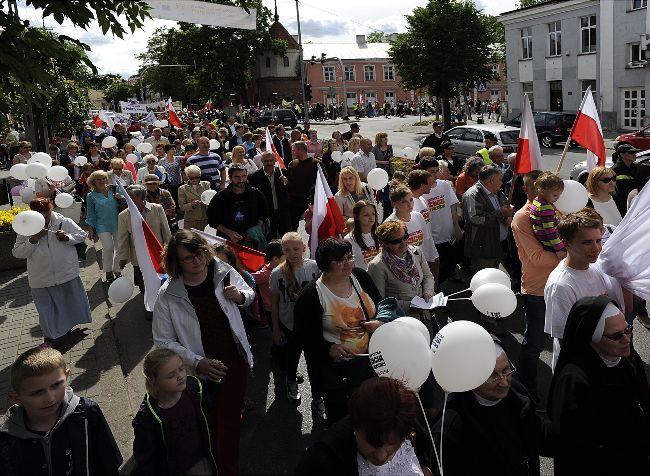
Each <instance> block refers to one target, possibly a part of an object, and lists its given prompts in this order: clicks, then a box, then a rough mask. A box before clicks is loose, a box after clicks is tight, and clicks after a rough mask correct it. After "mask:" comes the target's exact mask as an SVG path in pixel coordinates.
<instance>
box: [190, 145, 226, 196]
mask: <svg viewBox="0 0 650 476" xmlns="http://www.w3.org/2000/svg"><path fill="white" fill-rule="evenodd" d="M187 165H197V166H198V167H199V168H200V169H201V180H207V181H208V182H210V183H211V184H212V187H213V188H214V187H215V186H217V185H218V184H219V182H220V180H221V179H220V176H219V171H220V170H222V169H223V168H224V167H225V166H226V164H224V162H223V160H221V157H219V154H215V153H214V152H208V154H207V155H204V154H199V153H197V154H194V155H193V156H191V157H190V158H189V159H187Z"/></svg>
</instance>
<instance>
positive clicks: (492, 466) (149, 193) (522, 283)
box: [0, 118, 650, 475]
mask: <svg viewBox="0 0 650 476" xmlns="http://www.w3.org/2000/svg"><path fill="white" fill-rule="evenodd" d="M433 127H434V130H433V132H432V134H431V135H430V136H429V137H427V139H426V140H425V142H424V147H423V148H422V149H420V151H419V154H418V157H417V158H416V160H415V161H414V162H413V164H412V167H411V169H412V170H406V171H405V170H396V168H395V167H394V165H395V163H394V162H395V161H394V159H395V156H394V152H393V149H392V147H391V145H390V144H389V141H388V134H386V133H383V132H380V133H378V134H376V137H374V138H372V139H371V138H367V137H364V136H363V135H362V133H361V128H360V125H359V124H357V123H353V124H351V125H350V130H349V131H346V132H344V133H340V132H335V133H333V134H332V137H331V139H327V140H319V138H318V134H317V132H316V131H314V130H313V129H311V128H310V126H309V124H305V125H304V127H302V128H300V129H295V130H294V131H292V133H291V134H290V137H287V134H286V131H285V129H284V127H283V126H282V125H281V124H278V125H275V124H271V125H270V126H268V131H266V130H264V129H259V128H257V129H253V130H249V128H248V126H246V125H244V124H237V123H236V122H235V121H234V118H228V120H227V121H226V122H225V123H224V124H223V127H220V128H219V127H216V126H214V125H213V124H211V123H209V122H207V121H206V122H205V123H202V124H201V123H198V124H196V123H191V122H188V123H186V124H183V127H182V128H167V127H165V128H155V127H143V125H142V124H132V125H131V126H130V127H129V128H128V129H127V128H126V127H125V126H123V125H119V124H117V125H115V127H114V128H113V130H112V131H108V130H106V129H103V130H102V131H101V132H98V131H93V130H92V127H87V128H85V129H84V131H83V132H82V133H81V134H80V137H79V140H78V141H77V140H72V138H71V137H70V138H67V140H65V141H63V140H62V141H61V143H60V144H58V145H57V146H58V147H59V152H58V156H57V159H56V160H58V163H59V164H61V165H64V166H65V167H67V168H68V170H69V180H65V181H62V182H51V181H46V184H45V185H44V186H43V187H42V188H41V189H40V190H39V192H38V194H37V198H35V199H34V200H33V201H32V202H31V203H30V207H31V209H32V210H34V211H37V212H39V213H41V214H42V215H43V216H44V218H45V228H44V229H43V230H42V231H40V232H39V233H37V234H36V235H33V236H27V237H25V236H18V239H17V241H16V244H15V247H14V250H13V254H14V256H16V257H18V258H26V259H27V267H28V270H27V275H28V279H29V284H30V288H31V291H32V296H33V299H34V302H35V304H36V307H37V310H38V313H39V318H40V323H41V328H42V330H43V334H44V337H45V339H44V344H43V345H42V346H40V347H39V348H36V349H32V350H29V351H27V352H26V353H24V354H22V355H21V356H20V357H19V358H18V360H17V361H16V362H15V364H14V365H13V367H12V370H11V385H12V393H11V396H12V398H13V400H14V401H15V402H16V404H17V405H16V406H14V407H12V408H11V409H10V410H9V412H8V419H7V422H6V423H5V425H4V426H3V427H0V454H2V455H3V458H2V459H1V461H0V474H32V473H39V474H40V473H43V474H44V473H46V472H49V474H58V473H63V472H65V473H67V474H80V473H82V472H87V473H110V474H116V473H117V471H118V468H119V466H120V464H121V461H122V458H121V456H120V453H119V450H118V449H117V446H116V444H115V441H114V439H113V437H112V434H111V430H110V428H109V427H108V425H107V423H106V421H105V419H104V417H103V416H102V413H101V410H100V409H99V407H98V406H97V404H96V403H95V402H93V401H91V400H89V399H86V398H80V397H78V396H76V395H74V393H73V391H72V389H70V388H66V384H67V381H68V378H69V375H70V370H69V368H67V364H66V361H65V358H64V357H63V356H61V354H60V353H59V352H58V351H57V350H56V347H57V344H58V339H59V338H61V337H62V336H65V334H66V333H67V332H69V331H70V330H71V329H72V328H73V327H74V326H75V325H78V324H84V323H88V322H90V319H91V314H90V308H89V305H88V298H87V295H86V292H85V290H84V288H83V284H82V282H81V280H80V278H79V259H78V251H79V247H78V245H79V244H81V243H84V242H85V240H86V238H89V239H91V240H98V241H100V242H101V244H102V248H103V252H102V255H103V256H102V270H103V272H104V273H105V278H106V281H107V282H109V283H110V282H111V281H112V280H114V279H116V278H117V277H119V276H120V275H121V273H122V272H123V270H124V268H125V267H126V266H127V264H128V263H131V265H132V266H133V275H134V281H135V284H136V285H137V286H138V287H139V288H140V290H141V291H142V292H144V287H145V283H144V282H143V277H142V273H141V272H140V270H139V266H138V261H137V253H136V251H135V243H134V238H133V230H131V220H130V211H129V209H128V208H126V197H124V196H122V195H121V194H120V193H119V191H118V188H117V182H118V181H119V184H121V185H122V186H125V189H126V191H127V193H128V195H129V197H130V199H131V200H132V201H133V203H134V204H135V206H136V207H137V209H138V210H139V212H140V213H141V214H142V216H143V218H144V220H145V221H146V222H147V224H148V225H149V227H150V228H151V230H152V231H153V234H154V235H155V236H156V238H157V239H158V241H159V242H160V243H161V244H162V245H163V246H164V251H163V262H164V269H165V272H166V274H167V276H166V280H165V281H164V283H163V284H162V286H161V288H160V291H159V293H158V297H157V300H156V303H155V307H154V309H153V312H152V313H150V314H149V318H150V319H152V334H153V340H154V344H155V350H153V351H151V352H150V353H149V354H148V355H147V356H146V358H145V360H144V363H143V368H144V374H145V379H146V387H147V394H146V395H145V397H144V400H143V402H142V405H141V407H140V409H139V411H138V413H137V415H136V416H135V418H134V419H133V430H134V435H135V440H134V447H133V454H134V459H135V469H134V474H217V472H219V473H221V474H237V473H238V467H239V466H238V465H239V440H240V427H241V421H242V418H243V417H244V415H245V407H246V405H245V395H246V387H247V378H248V375H249V372H250V370H251V368H252V367H253V365H254V339H255V334H256V333H259V332H270V334H271V338H272V342H273V347H272V349H273V350H272V355H273V356H274V357H273V358H278V361H279V364H280V366H281V368H282V370H283V372H284V378H285V381H284V384H285V391H286V397H287V399H288V400H289V401H290V402H291V403H293V404H299V403H300V402H301V400H302V393H301V387H300V385H301V384H302V383H303V381H304V377H303V376H301V375H300V374H299V372H298V363H299V360H300V358H301V356H302V355H304V358H305V361H306V367H307V378H308V379H309V384H310V390H311V392H310V401H311V411H312V412H313V415H314V417H315V420H316V421H318V422H320V423H322V424H325V425H327V427H328V429H327V430H325V431H324V433H323V434H322V435H320V436H318V437H317V439H316V441H315V442H314V444H313V445H311V447H310V448H309V449H308V450H307V452H306V453H305V454H304V455H302V456H301V457H300V462H299V464H298V466H297V468H296V473H298V474H332V473H334V472H339V473H345V474H348V473H349V474H377V475H378V474H432V473H433V474H438V473H441V472H443V470H444V473H445V474H448V475H456V474H458V475H464V474H516V475H535V474H539V471H540V456H549V457H553V458H554V465H555V471H556V474H647V473H648V471H650V443H648V440H647V439H646V438H645V434H646V433H647V431H648V430H649V429H650V391H649V388H648V383H647V380H646V376H645V371H644V368H643V362H642V361H641V359H640V357H639V355H638V354H637V353H636V351H635V350H634V348H633V346H632V329H633V323H634V320H635V318H637V319H638V321H639V322H640V324H642V325H643V326H645V327H648V328H650V319H649V318H648V317H647V311H646V305H645V301H642V300H641V299H639V298H638V297H636V296H633V295H632V294H631V293H630V292H629V291H627V290H625V289H622V288H621V286H620V285H619V283H618V282H616V280H614V279H613V278H610V277H609V276H607V275H605V274H604V273H603V272H602V271H601V270H600V269H599V268H597V267H594V266H593V263H595V261H596V260H597V258H598V255H599V253H600V251H601V249H602V241H603V234H604V233H606V234H607V233H609V234H611V230H613V228H614V227H616V226H617V225H618V224H619V223H620V222H621V220H622V219H623V217H624V215H625V213H626V211H627V209H628V207H629V205H630V203H631V202H632V201H633V200H634V199H635V197H636V196H638V194H639V191H640V190H641V189H642V187H643V186H644V184H645V182H646V181H647V179H648V177H649V176H650V173H649V172H650V171H649V170H648V169H649V168H650V166H646V165H639V166H637V165H635V164H634V153H635V152H636V150H635V149H634V148H631V147H629V146H621V147H620V148H619V150H618V151H617V154H616V159H617V161H616V164H615V165H614V167H613V168H606V167H596V168H594V169H592V170H591V171H590V172H589V176H588V178H587V182H586V188H587V191H588V193H589V198H590V199H589V202H588V205H587V207H586V208H584V209H583V210H581V211H579V212H576V213H571V214H567V215H562V214H561V213H560V212H559V211H558V210H557V209H556V207H555V205H554V203H555V202H556V201H557V200H558V198H559V196H560V195H561V192H562V189H563V186H564V183H563V181H562V180H561V179H560V178H559V177H558V176H557V175H556V174H553V173H550V172H543V171H533V172H530V173H527V174H525V175H523V176H517V175H515V174H513V169H512V161H513V160H514V157H513V156H509V157H507V158H506V157H505V155H504V152H503V149H502V148H501V147H500V146H499V145H497V144H496V142H495V138H494V137H491V136H489V135H488V136H486V143H485V146H486V147H485V149H484V150H481V151H478V152H477V155H475V156H472V157H469V158H467V159H461V158H458V157H456V156H455V155H454V146H453V143H451V142H450V141H449V140H448V138H447V137H446V136H445V135H444V133H443V131H442V125H441V124H440V123H437V122H436V123H434V126H433ZM267 132H268V134H269V135H270V137H272V141H273V148H272V147H271V144H267V143H266V140H265V139H266V137H267ZM96 134H99V135H98V136H97V135H96ZM102 134H105V135H108V134H110V135H112V136H114V137H118V143H117V145H116V146H115V147H114V148H109V149H103V148H100V147H99V145H100V144H101V140H102V137H101V136H102ZM138 137H141V138H142V139H143V140H144V141H145V142H147V143H150V144H152V147H153V150H154V151H155V153H151V154H142V155H141V154H139V153H138V151H137V147H136V148H135V149H134V148H133V145H132V142H131V140H132V139H133V138H138ZM129 146H130V147H129ZM273 149H274V150H273ZM347 150H350V151H352V152H353V156H352V157H351V158H350V159H347V160H345V159H344V160H343V161H337V160H335V158H336V156H335V157H334V158H333V152H336V151H347ZM80 153H84V154H85V155H86V157H87V158H88V162H87V164H85V165H83V166H81V167H80V166H78V165H77V164H78V161H75V157H77V156H78V155H79V154H80ZM30 154H31V152H30V145H29V144H28V143H24V144H21V148H20V152H18V153H17V155H16V157H15V158H14V161H15V162H17V163H19V162H23V161H26V160H28V159H29V157H30ZM130 154H133V155H134V156H135V157H136V160H135V161H133V159H131V160H128V158H126V155H130ZM128 164H131V165H133V167H128ZM319 167H322V168H323V171H324V173H325V175H326V178H327V181H328V183H329V185H330V188H331V189H332V192H333V193H335V203H336V204H337V205H338V207H339V211H340V212H341V215H342V216H343V218H344V220H346V223H345V224H346V230H345V232H344V233H342V234H341V235H338V236H331V237H329V238H327V239H324V240H322V241H320V243H319V244H318V246H317V248H316V249H313V250H309V243H307V242H306V240H305V238H304V236H305V235H304V233H302V225H301V223H302V222H303V221H304V222H305V231H306V233H307V234H309V233H311V220H312V219H313V203H312V202H313V197H314V183H315V181H316V177H317V173H318V168H319ZM375 168H382V169H384V170H385V171H386V172H387V173H388V174H389V178H390V181H389V183H388V184H387V185H386V187H385V189H382V190H373V189H372V188H371V187H370V186H369V185H368V183H367V180H368V178H367V177H368V174H369V173H370V171H372V170H373V169H375ZM64 189H65V190H67V191H73V190H74V191H76V193H77V196H78V198H79V200H82V201H83V204H84V211H85V212H84V213H85V214H84V220H83V222H82V226H79V224H77V223H75V222H74V221H73V220H71V219H70V218H66V217H64V216H62V215H61V214H60V213H57V211H56V209H53V208H54V207H53V199H54V198H55V197H56V194H57V193H59V192H60V191H61V190H64ZM208 191H213V192H212V193H213V194H214V197H213V198H211V200H209V202H208V203H207V204H206V200H204V193H205V192H208ZM510 197H511V198H510ZM82 227H83V228H82ZM210 229H212V230H213V231H214V233H216V234H217V235H218V236H221V237H223V238H225V239H226V240H228V241H229V242H230V243H231V244H233V245H234V244H236V245H244V246H246V247H248V248H252V249H255V250H259V251H262V252H263V253H264V261H265V264H264V265H263V266H262V267H261V268H260V269H254V270H250V269H245V268H244V267H243V265H242V264H241V262H240V260H239V259H238V255H237V252H236V251H235V250H234V249H233V248H232V247H231V246H229V245H227V244H220V245H217V246H214V245H210V244H209V243H208V241H206V239H205V238H204V237H203V236H202V235H201V234H198V233H196V232H195V231H193V230H198V231H203V230H210ZM308 251H311V255H312V256H313V258H314V259H308V258H307V257H306V255H307V253H308ZM499 267H503V268H505V269H506V270H507V272H508V274H509V275H510V277H511V280H512V286H513V289H514V290H516V291H517V292H520V293H521V300H522V302H523V307H524V311H525V324H526V329H525V333H524V340H523V343H522V347H521V352H520V356H519V360H518V362H517V363H516V365H515V362H513V357H512V355H513V349H509V348H507V344H506V342H505V340H503V339H502V338H501V335H500V333H502V332H503V330H502V329H501V328H500V326H499V325H498V324H497V323H495V321H494V320H493V319H490V318H488V317H487V316H483V315H480V314H479V313H478V312H477V313H476V315H470V316H464V318H466V319H470V320H473V321H475V322H476V323H478V324H480V325H482V326H484V327H485V328H486V329H488V331H490V332H491V333H492V334H493V340H494V346H495V353H496V356H497V359H496V364H495V367H494V371H493V373H492V374H491V375H490V377H489V378H488V379H487V380H486V381H485V382H484V383H483V384H481V385H480V386H478V387H476V388H474V389H472V390H469V391H467V392H461V393H455V394H452V395H450V396H449V398H448V401H447V403H446V416H445V415H444V412H443V405H444V404H443V398H444V391H443V390H442V389H441V388H440V387H439V386H438V384H437V382H436V381H435V378H434V376H433V374H432V373H431V374H430V375H429V378H428V379H427V381H426V382H425V383H424V384H423V385H422V387H421V388H420V389H419V391H418V392H414V391H412V390H409V389H408V388H407V387H405V386H404V384H403V383H401V382H399V381H398V380H393V379H390V378H386V377H384V378H378V377H375V373H374V371H373V369H372V366H371V362H370V360H369V358H368V349H369V341H370V339H371V336H372V334H373V333H374V332H375V331H376V330H377V329H378V328H379V327H380V326H381V325H382V324H383V323H384V322H388V321H390V320H392V319H394V318H396V317H398V316H404V315H408V316H414V317H416V318H418V319H420V320H421V321H422V322H425V323H426V324H427V325H429V326H430V327H431V328H432V329H433V330H434V332H435V331H437V330H438V329H439V327H441V326H442V325H444V324H445V323H446V322H447V319H448V318H449V317H452V318H453V317H454V316H449V312H448V309H447V307H446V306H444V307H437V308H435V309H433V310H432V311H424V310H421V309H415V308H414V307H412V305H411V302H412V300H413V299H414V298H415V297H420V298H422V299H424V300H425V301H429V300H430V299H431V298H432V297H433V296H434V295H435V294H437V293H438V292H440V290H441V285H446V283H448V282H449V281H457V282H464V281H467V280H468V278H469V277H471V276H472V275H473V274H474V273H476V272H478V271H480V270H482V269H485V268H499ZM71 309H73V310H74V311H73V312H71ZM441 318H442V319H441ZM443 321H444V322H443ZM547 335H548V336H550V337H551V338H553V364H552V366H553V370H554V374H553V378H552V381H551V384H550V388H542V386H541V382H540V379H539V378H538V371H537V369H538V366H539V363H540V354H541V352H542V350H543V348H544V341H545V339H546V338H547ZM404 351H405V352H407V351H408V349H404ZM255 358H258V359H259V358H268V356H260V355H255ZM515 371H516V372H517V374H516V375H517V377H516V378H513V376H514V374H515ZM416 393H417V395H416ZM546 395H548V396H547V397H546ZM416 397H418V398H419V399H420V401H421V405H422V410H423V411H419V407H418V406H417V403H416V402H417V398H416ZM443 416H444V419H443ZM429 426H431V428H432V435H433V436H430V434H429V432H428V431H427V427H429ZM35 443H40V444H41V446H36V445H34V446H32V445H33V444H35ZM35 447H38V448H39V451H33V448H35ZM438 451H443V452H444V453H443V454H444V460H443V462H442V464H443V467H442V468H440V467H439V463H438V459H437V456H436V453H437V452H438ZM470 454H471V457H469V455H470ZM27 460H29V464H27V465H22V466H21V462H22V461H27ZM41 465H43V466H41ZM43 468H47V469H43ZM32 470H33V471H32Z"/></svg>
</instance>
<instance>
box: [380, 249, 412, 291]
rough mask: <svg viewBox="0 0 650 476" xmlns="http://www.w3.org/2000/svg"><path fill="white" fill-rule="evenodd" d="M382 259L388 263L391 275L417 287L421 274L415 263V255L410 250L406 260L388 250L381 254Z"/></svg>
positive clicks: (407, 252)
mask: <svg viewBox="0 0 650 476" xmlns="http://www.w3.org/2000/svg"><path fill="white" fill-rule="evenodd" d="M381 259H382V260H383V261H384V263H386V266H388V269H389V270H390V272H391V273H393V275H394V276H395V277H396V278H397V279H398V280H400V281H403V282H405V283H408V284H410V285H411V287H415V286H417V284H418V280H419V279H420V273H419V271H418V268H417V267H416V266H415V261H413V254H412V253H411V251H410V250H407V251H406V256H405V257H404V259H402V258H398V257H397V255H394V254H393V253H389V252H388V251H387V250H386V249H384V250H383V251H382V252H381Z"/></svg>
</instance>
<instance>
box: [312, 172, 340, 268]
mask: <svg viewBox="0 0 650 476" xmlns="http://www.w3.org/2000/svg"><path fill="white" fill-rule="evenodd" d="M344 231H345V220H343V215H342V214H341V209H340V208H339V205H338V203H336V200H335V199H334V195H332V191H331V190H330V186H329V185H328V183H327V180H326V179H325V174H324V173H323V169H322V168H321V166H320V164H318V173H317V174H316V190H315V191H314V206H313V215H312V219H311V247H310V248H311V257H312V259H313V258H314V257H315V256H316V248H318V244H319V243H320V242H321V241H323V240H324V239H326V238H330V237H332V236H334V235H338V234H342V233H343V232H344Z"/></svg>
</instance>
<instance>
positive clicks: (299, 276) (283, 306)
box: [269, 259, 319, 331]
mask: <svg viewBox="0 0 650 476" xmlns="http://www.w3.org/2000/svg"><path fill="white" fill-rule="evenodd" d="M318 274H319V270H318V265H317V264H316V261H314V260H313V259H306V260H305V261H304V263H303V265H302V266H301V267H300V268H298V269H294V271H293V275H294V276H295V278H296V282H297V283H298V286H300V289H302V288H304V287H305V286H307V285H308V284H309V283H311V282H312V281H313V280H314V279H316V277H318ZM269 288H270V289H271V292H272V293H275V294H277V295H278V297H279V299H278V318H279V319H280V322H282V324H283V325H284V326H285V327H286V328H287V329H289V330H290V331H292V330H293V319H294V316H293V308H294V307H295V305H296V299H298V296H297V295H292V293H291V292H289V288H288V285H287V282H286V279H285V277H284V274H283V273H282V269H281V267H280V266H277V267H276V268H274V269H273V271H272V272H271V280H270V281H269Z"/></svg>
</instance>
